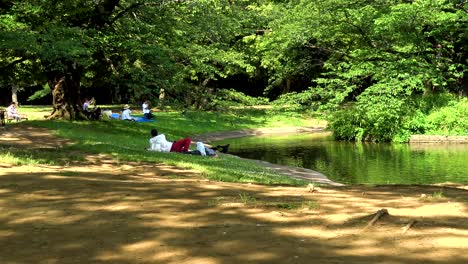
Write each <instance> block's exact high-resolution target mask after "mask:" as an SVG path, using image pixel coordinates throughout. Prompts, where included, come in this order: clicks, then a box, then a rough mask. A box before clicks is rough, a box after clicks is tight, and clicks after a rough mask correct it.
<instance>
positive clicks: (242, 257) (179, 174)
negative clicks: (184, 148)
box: [0, 136, 468, 264]
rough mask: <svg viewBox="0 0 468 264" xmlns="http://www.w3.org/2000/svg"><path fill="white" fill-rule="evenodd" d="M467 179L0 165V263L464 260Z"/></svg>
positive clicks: (97, 159) (107, 164)
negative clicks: (271, 180)
mask: <svg viewBox="0 0 468 264" xmlns="http://www.w3.org/2000/svg"><path fill="white" fill-rule="evenodd" d="M47 139H50V141H51V142H49V144H50V145H51V146H60V144H64V143H63V142H62V143H60V142H57V141H54V139H53V138H52V137H51V138H49V137H48V136H47ZM5 144H9V143H5ZM465 188H466V186H453V187H449V186H402V185H393V186H374V187H371V186H347V187H317V188H315V189H314V191H311V190H310V189H309V188H307V187H286V186H261V185H255V184H236V183H220V182H212V181H209V180H206V179H203V178H201V177H200V176H199V173H198V172H197V171H188V170H182V169H179V168H176V167H172V166H166V165H162V164H140V163H122V162H117V161H114V160H112V159H111V158H110V157H108V156H105V155H86V158H85V159H84V160H82V161H79V162H75V163H73V164H69V165H67V166H47V165H40V166H13V165H10V164H0V210H1V212H0V263H28V264H29V263H60V264H62V263H112V264H114V263H171V264H172V263H174V264H176V263H177V264H180V263H191V264H192V263H194V264H197V263H200V264H211V263H212V264H221V263H222V264H224V263H269V264H270V263H281V264H282V263H424V262H427V263H467V262H468V255H467V254H466V252H468V251H467V250H468V221H467V214H468V207H467V202H468V190H466V189H465ZM382 208H385V209H387V210H388V213H389V215H384V216H382V217H381V218H379V219H378V220H377V221H376V222H375V224H374V225H372V226H369V227H367V228H366V226H368V225H369V223H370V222H371V220H372V219H373V217H374V214H375V213H376V212H377V211H378V210H380V209H382ZM411 222H413V223H414V225H412V226H410V227H409V228H407V229H406V228H405V227H406V226H408V223H411Z"/></svg>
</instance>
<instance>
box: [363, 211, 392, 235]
mask: <svg viewBox="0 0 468 264" xmlns="http://www.w3.org/2000/svg"><path fill="white" fill-rule="evenodd" d="M384 215H388V210H387V209H385V208H384V209H380V210H378V211H377V212H376V213H375V215H374V217H373V218H372V220H370V222H369V223H368V224H367V225H366V227H364V230H366V229H368V228H369V227H371V226H373V225H374V224H375V223H376V222H377V221H378V220H379V219H380V218H381V217H382V216H384Z"/></svg>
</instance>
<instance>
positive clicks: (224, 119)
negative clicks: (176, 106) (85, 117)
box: [5, 106, 317, 185]
mask: <svg viewBox="0 0 468 264" xmlns="http://www.w3.org/2000/svg"><path fill="white" fill-rule="evenodd" d="M22 110H23V112H25V113H27V114H28V115H32V114H33V112H38V113H40V114H39V115H38V114H36V115H37V116H41V115H42V116H43V115H44V113H47V111H50V110H51V108H50V107H47V106H37V107H34V106H31V107H23V108H22ZM135 112H137V111H135ZM137 114H138V112H137ZM27 122H28V124H30V125H33V126H39V127H45V128H49V129H51V130H53V131H55V133H56V134H57V135H58V136H60V137H63V138H67V139H70V140H72V141H73V142H75V144H72V145H71V146H67V147H65V148H64V149H63V150H61V151H60V152H57V151H55V152H54V151H50V152H48V153H47V154H46V155H43V156H41V155H40V154H38V153H34V152H30V153H28V155H29V157H30V159H29V160H28V159H26V156H27V155H26V156H25V155H24V154H20V153H19V152H16V153H12V154H10V155H11V156H10V157H9V158H8V159H9V160H10V161H13V159H14V158H15V157H16V158H18V159H19V160H18V161H15V163H25V164H26V163H29V164H37V163H48V164H51V163H59V164H64V163H66V162H68V161H67V159H78V158H79V155H78V156H76V155H73V156H69V157H63V155H62V154H60V153H67V152H70V151H73V153H76V152H78V153H83V155H85V154H84V153H94V154H108V155H111V156H113V158H114V159H116V160H118V161H119V162H121V163H125V162H129V161H136V162H149V163H154V164H159V163H162V164H167V165H174V166H177V167H181V168H187V169H193V170H196V171H198V172H199V174H200V175H201V176H203V177H206V178H208V179H211V180H217V181H227V182H246V183H247V182H251V183H261V184H288V185H304V184H305V183H304V182H303V181H301V180H296V179H292V178H290V177H287V176H284V175H280V174H278V173H277V172H275V171H273V170H270V169H267V168H264V167H262V166H259V165H257V164H255V163H254V162H251V161H247V160H243V159H239V158H237V157H232V156H227V155H221V156H220V157H219V158H208V157H201V156H193V155H183V154H177V153H157V152H148V151H147V150H146V148H147V147H148V140H149V138H150V130H151V129H152V128H157V129H158V130H159V131H160V132H161V133H164V134H165V135H166V137H167V138H168V140H177V139H181V138H184V137H193V136H194V135H200V134H204V133H208V132H214V131H229V130H237V129H245V128H258V127H275V126H306V125H311V124H313V123H314V124H316V123H317V121H316V120H315V121H314V120H313V119H307V118H306V117H304V116H299V115H296V116H294V117H292V116H288V115H283V114H281V113H272V112H269V110H266V109H246V110H243V109H236V110H234V111H231V112H229V113H218V112H190V111H187V112H183V113H182V112H177V111H172V112H156V113H155V122H148V123H135V122H123V121H120V120H105V121H49V120H44V119H43V118H38V119H33V118H32V119H31V120H30V121H27ZM25 151H26V150H25ZM21 155H23V156H21ZM65 155H66V154H65ZM39 157H41V158H39ZM5 159H6V158H5ZM9 163H10V162H9Z"/></svg>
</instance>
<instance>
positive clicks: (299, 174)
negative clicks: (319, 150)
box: [193, 126, 344, 186]
mask: <svg viewBox="0 0 468 264" xmlns="http://www.w3.org/2000/svg"><path fill="white" fill-rule="evenodd" d="M302 133H328V134H330V135H331V132H326V131H325V127H318V126H314V127H280V128H257V129H242V130H235V131H222V132H213V133H207V134H203V135H198V136H195V137H194V138H193V140H194V141H202V142H205V143H208V144H210V143H211V142H214V141H219V140H225V139H232V138H239V137H249V136H265V135H291V134H302ZM238 158H240V157H238ZM240 159H241V158H240ZM253 161H255V162H256V163H257V164H259V165H261V166H264V167H267V168H269V169H272V170H274V171H276V172H278V173H281V174H283V175H287V176H289V177H292V178H295V179H300V180H306V181H311V182H314V183H317V184H321V185H330V186H344V184H342V183H338V182H334V181H331V180H330V179H328V178H327V176H326V175H324V174H322V173H320V172H318V171H314V170H310V169H306V168H299V167H293V166H286V165H280V164H273V163H270V162H266V161H261V160H253Z"/></svg>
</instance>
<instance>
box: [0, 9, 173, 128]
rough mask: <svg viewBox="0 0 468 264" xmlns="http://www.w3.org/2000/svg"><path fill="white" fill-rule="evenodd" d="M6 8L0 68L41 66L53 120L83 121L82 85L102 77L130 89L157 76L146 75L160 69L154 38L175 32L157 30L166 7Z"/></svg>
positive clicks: (1, 15) (2, 16)
mask: <svg viewBox="0 0 468 264" xmlns="http://www.w3.org/2000/svg"><path fill="white" fill-rule="evenodd" d="M4 7H5V8H4V9H2V12H1V13H0V20H1V21H2V22H3V23H1V24H2V26H1V31H0V38H1V39H2V40H3V41H2V42H1V43H0V52H1V54H2V59H1V61H0V62H1V63H2V64H3V65H4V66H3V67H10V66H9V64H12V63H22V62H27V61H35V62H38V64H39V65H40V68H41V70H42V73H43V75H44V77H45V78H46V79H47V82H48V84H49V86H50V87H51V89H52V95H53V109H54V110H53V112H52V114H51V115H50V118H52V119H53V118H64V119H80V118H84V116H83V115H82V113H81V107H80V105H81V101H80V97H81V94H80V92H81V84H82V83H86V82H87V81H89V80H91V79H93V78H97V76H102V75H103V74H106V73H110V74H112V75H114V78H119V77H120V78H121V79H124V78H125V79H127V80H128V79H130V81H129V83H132V82H131V79H137V80H141V78H137V77H136V76H137V75H140V76H142V75H144V76H153V75H154V74H148V75H146V74H144V72H145V71H146V70H147V69H148V68H150V69H151V68H154V67H156V65H157V64H158V62H159V59H158V58H157V57H164V56H158V55H160V54H161V53H164V51H162V52H161V50H164V49H165V47H164V45H160V44H158V40H160V38H158V37H152V36H154V35H156V36H157V34H158V33H160V32H162V31H163V30H167V31H170V30H168V29H167V28H165V29H160V28H157V27H156V25H157V22H158V19H159V21H160V20H161V15H159V14H160V13H162V12H163V11H161V10H163V8H164V6H163V5H162V4H161V1H131V0H127V1H126V0H87V1H78V0H65V1H40V0H28V1H10V2H8V3H7V4H5V5H4ZM166 25H167V24H166ZM147 62H151V66H150V67H148V68H145V67H144V66H145V63H147ZM150 78H151V77H150ZM143 81H144V80H141V81H140V82H139V83H141V82H143Z"/></svg>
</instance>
